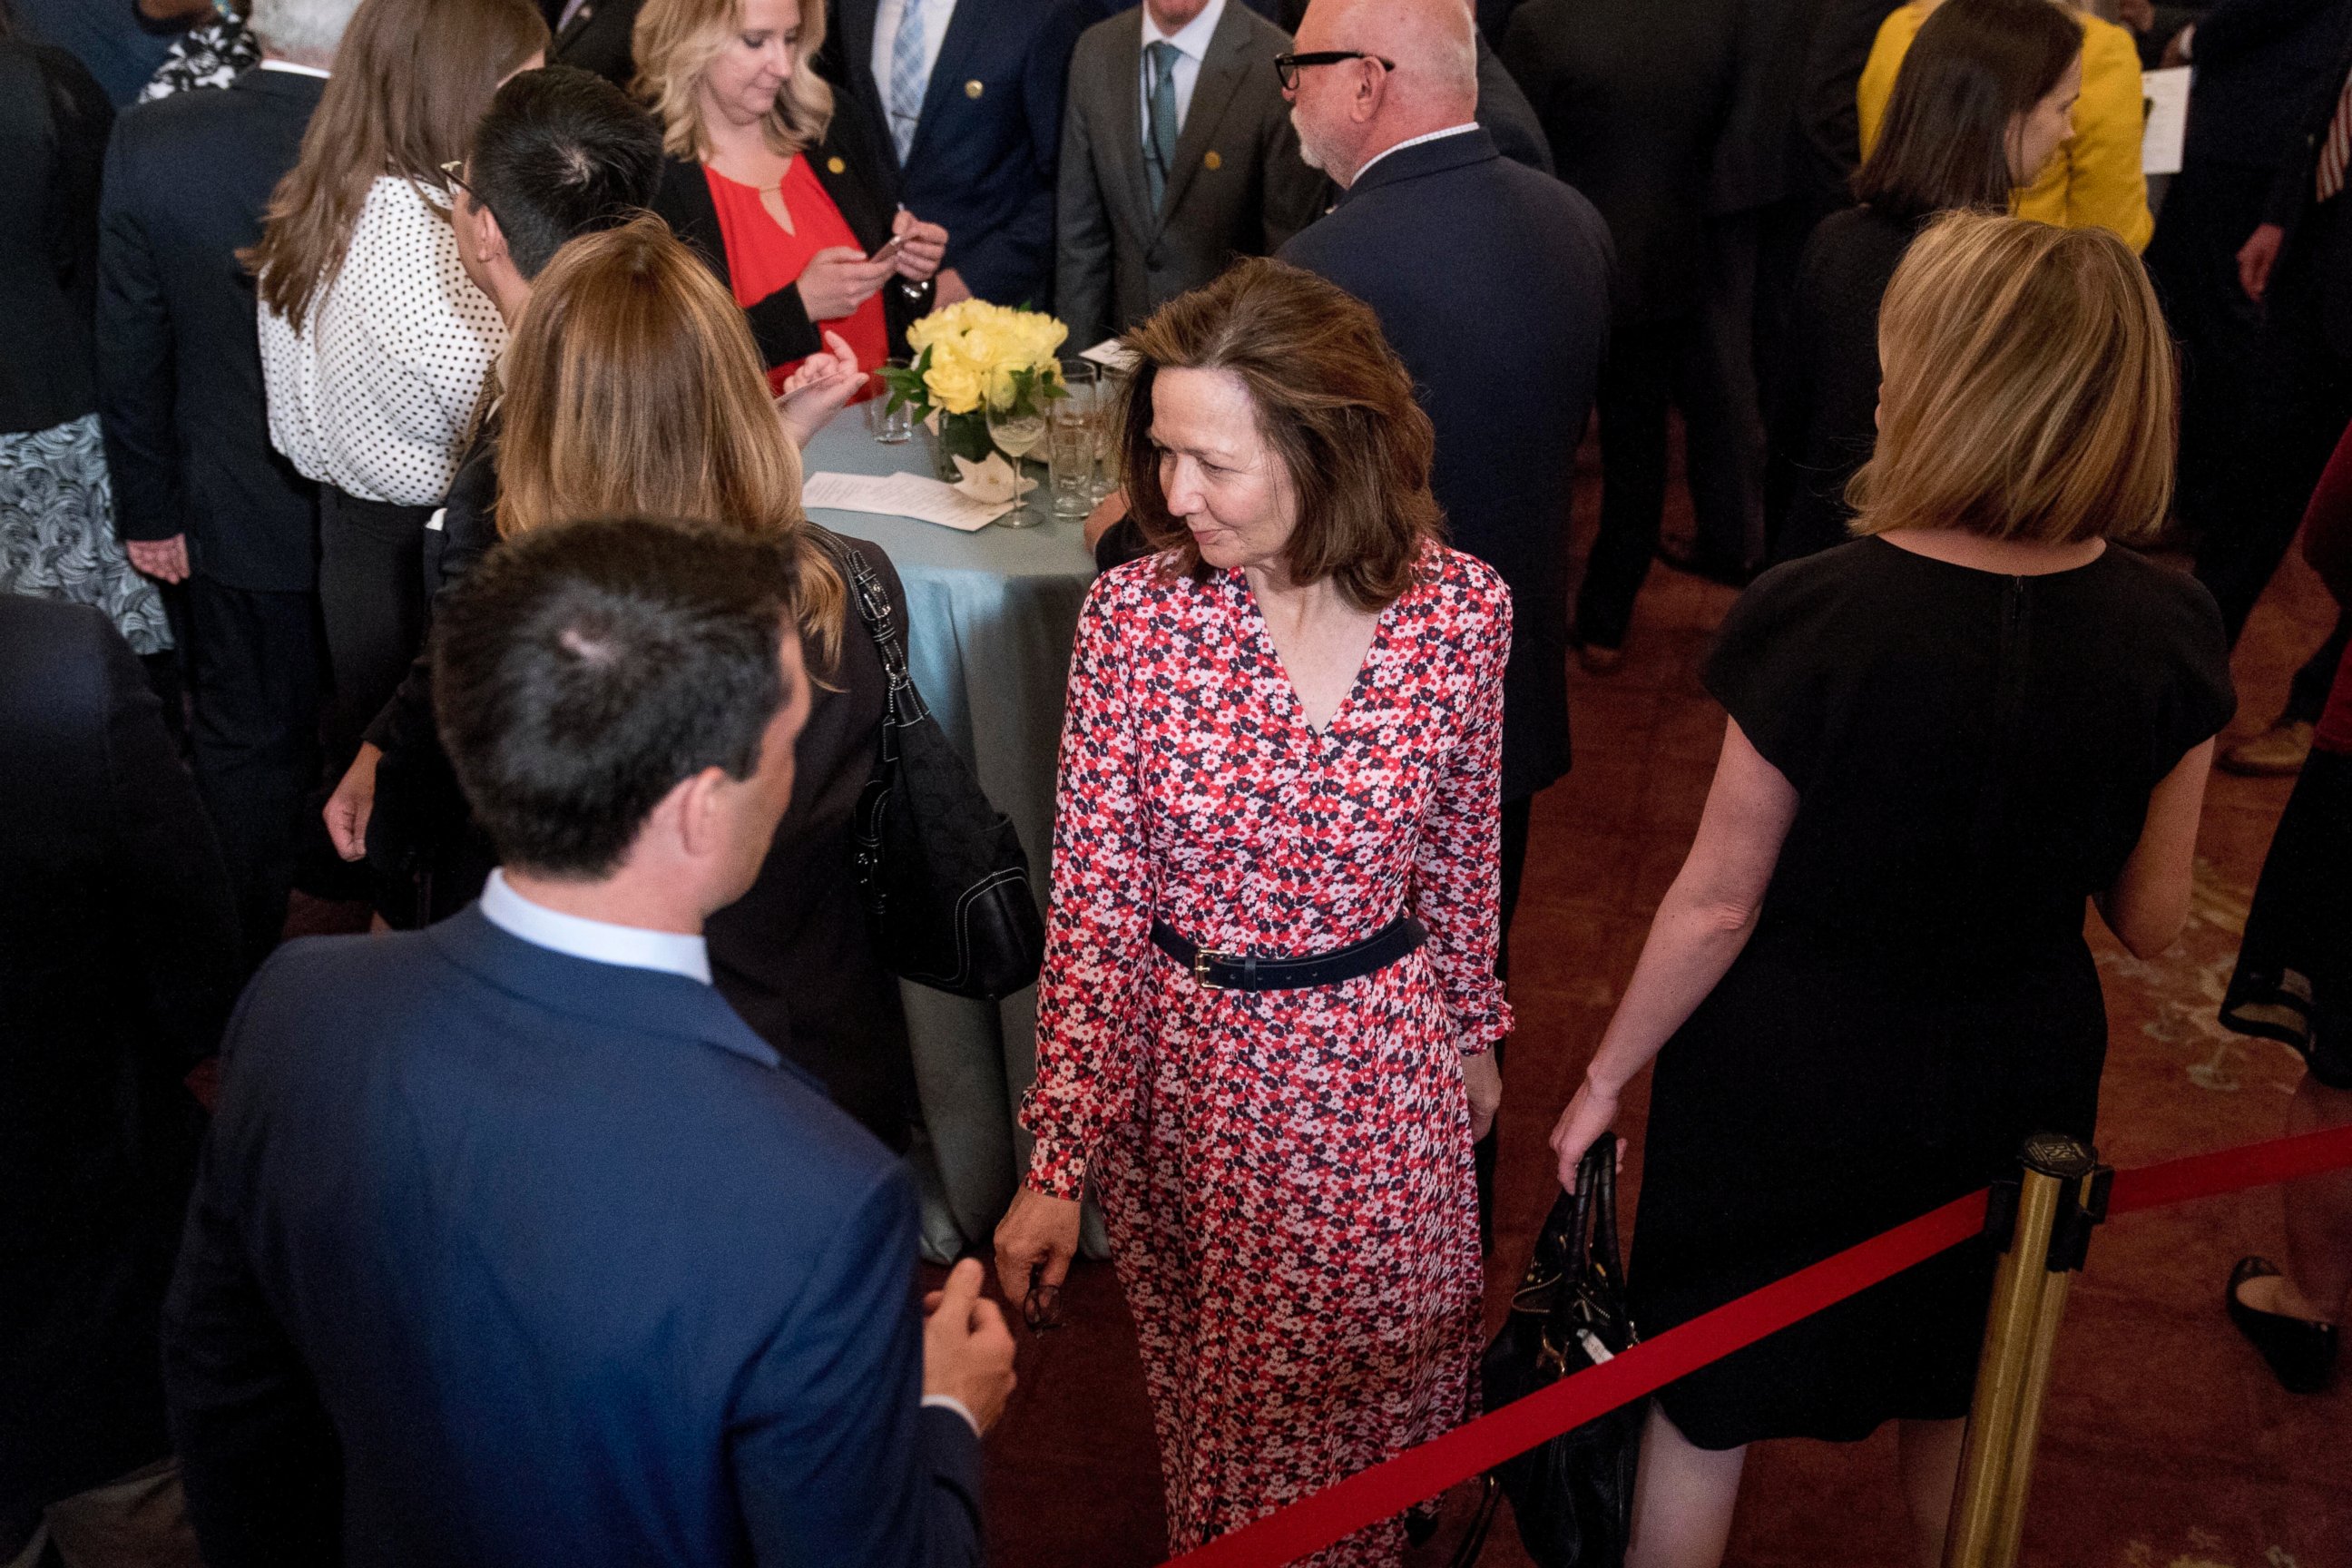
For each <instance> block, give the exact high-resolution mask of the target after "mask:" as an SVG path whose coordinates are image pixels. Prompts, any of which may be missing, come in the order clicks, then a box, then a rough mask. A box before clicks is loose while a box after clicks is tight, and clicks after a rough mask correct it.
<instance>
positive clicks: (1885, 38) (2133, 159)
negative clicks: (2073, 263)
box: [1854, 0, 2156, 250]
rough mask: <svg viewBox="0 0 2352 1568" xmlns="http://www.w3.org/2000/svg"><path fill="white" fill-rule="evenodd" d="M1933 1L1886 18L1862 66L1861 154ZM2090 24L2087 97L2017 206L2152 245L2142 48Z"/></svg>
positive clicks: (2114, 29) (2085, 18)
mask: <svg viewBox="0 0 2352 1568" xmlns="http://www.w3.org/2000/svg"><path fill="white" fill-rule="evenodd" d="M1934 9H1935V3H1934V0H1911V3H1910V4H1909V5H1900V6H1897V7H1896V8H1895V11H1894V13H1893V14H1892V15H1891V16H1888V17H1887V18H1886V20H1885V22H1883V23H1881V24H1880V25H1879V28H1878V37H1877V40H1876V41H1875V42H1874V43H1873V44H1872V45H1871V47H1870V63H1869V64H1868V65H1866V66H1864V67H1863V69H1862V83H1861V85H1860V86H1859V87H1858V88H1856V89H1855V90H1854V106H1855V107H1856V108H1857V109H1859V110H1861V111H1862V155H1863V156H1864V157H1865V158H1867V157H1869V156H1870V150H1871V149H1872V148H1873V147H1874V146H1876V145H1877V144H1878V128H1879V126H1880V125H1881V124H1882V123H1883V122H1884V121H1885V119H1886V100H1888V99H1890V98H1892V97H1893V96H1894V95H1895V73H1896V72H1897V71H1899V70H1901V69H1902V68H1903V57H1904V56H1905V55H1906V54H1908V53H1909V52H1910V50H1911V40H1912V39H1913V38H1915V37H1918V34H1919V24H1920V23H1922V22H1924V21H1926V20H1927V14H1928V12H1930V11H1932V10H1934ZM2079 16H2081V19H2082V23H2083V96H2082V97H2081V98H2080V99H2079V100H2076V102H2075V104H2074V134H2073V135H2072V136H2069V137H2068V138H2066V140H2065V141H2063V142H2060V143H2059V145H2058V153H2057V156H2055V157H2053V158H2052V159H2051V160H2050V165H2049V167H2047V168H2045V169H2043V170H2042V174H2041V177H2040V178H2038V179H2036V180H2035V181H2034V182H2033V184H2031V185H2029V186H2027V187H2026V188H2025V189H2024V190H2022V191H2020V192H2019V193H2018V194H2017V195H2016V196H2015V197H2014V198H2013V199H2012V200H2011V203H2010V210H2011V212H2014V213H2015V214H2017V216H2020V217H2030V218H2036V219H2039V220H2040V221H2042V222H2043V223H2050V224H2056V225H2057V226H2060V227H2061V228H2089V227H2091V226H2094V225H2096V226H2099V227H2102V228H2107V229H2112V230H2114V231H2115V233H2116V234H2117V235H2118V236H2120V237H2122V239H2123V241H2124V243H2125V244H2126V245H2128V246H2130V247H2132V248H2133V249H2134V250H2139V249H2143V248H2145V247H2147V237H2148V236H2149V235H2151V234H2154V233H2155V232H2156V219H2155V218H2154V217H2153V216H2150V215H2149V213H2148V210H2147V175H2145V174H2141V173H2140V138H2141V135H2142V133H2143V132H2144V131H2145V130H2146V129H2147V100H2146V99H2145V98H2144V97H2143V96H2142V92H2141V89H2140V80H2139V48H2138V46H2137V45H2136V44H2134V43H2133V42H2132V36H2131V34H2130V33H2129V32H2127V31H2126V30H2125V29H2124V28H2122V27H2120V26H2116V24H2115V23H2113V22H2109V21H2105V20H2103V19H2101V18H2100V17H2097V16H2092V15H2091V14H2090V13H2089V12H2087V11H2084V12H2081V13H2079Z"/></svg>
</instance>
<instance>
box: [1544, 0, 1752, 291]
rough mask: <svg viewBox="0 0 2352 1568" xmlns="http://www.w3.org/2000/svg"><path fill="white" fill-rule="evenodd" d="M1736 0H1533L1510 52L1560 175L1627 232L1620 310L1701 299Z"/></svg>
mask: <svg viewBox="0 0 2352 1568" xmlns="http://www.w3.org/2000/svg"><path fill="white" fill-rule="evenodd" d="M1733 3H1734V0H1680V3H1678V4H1675V5H1657V4H1655V3H1654V0H1528V4H1526V5H1522V6H1520V7H1519V8H1518V10H1517V12H1516V13H1514V14H1513V16H1512V17H1511V26H1510V31H1509V33H1508V34H1507V36H1506V37H1505V38H1504V41H1503V58H1504V60H1505V62H1506V63H1507V64H1508V65H1509V66H1510V68H1511V74H1512V75H1513V76H1515V77H1517V79H1518V80H1519V85H1520V86H1521V87H1523V88H1525V89H1527V93H1528V100H1529V101H1530V102H1532V103H1533V104H1534V105H1535V108H1536V115H1537V117H1538V119H1539V120H1541V121H1543V126H1544V130H1545V132H1547V133H1548V134H1549V136H1550V138H1551V150H1552V158H1553V161H1554V162H1555V163H1557V164H1558V166H1559V176H1560V178H1561V179H1563V180H1566V181H1567V182H1568V183H1569V184H1571V185H1573V186H1575V187H1576V188H1577V189H1578V190H1579V191H1581V192H1582V193H1584V195H1586V196H1588V197H1589V198H1591V202H1592V205H1594V206H1596V207H1599V208H1600V209H1601V216H1602V217H1603V218H1605V219H1607V220H1608V223H1609V232H1610V233H1611V234H1612V236H1613V237H1615V238H1616V242H1617V264H1618V289H1617V296H1616V299H1617V309H1618V312H1619V314H1618V320H1620V321H1626V322H1636V321H1663V320H1667V319H1671V318H1673V317H1676V316H1681V315H1685V314H1688V313H1689V312H1691V311H1693V310H1696V309H1697V308H1698V306H1699V304H1700V301H1701V300H1702V299H1703V297H1704V294H1705V290H1706V255H1707V249H1706V219H1707V213H1708V210H1709V206H1710V202H1709V194H1710V190H1711V186H1712V182H1713V177H1714V173H1715V151H1716V141H1717V137H1718V136H1719V135H1720V134H1721V133H1722V131H1723V126H1724V121H1725V118H1726V116H1727V114H1728V113H1729V111H1730V107H1731V93H1732V87H1733V82H1734V76H1733V57H1732V46H1733V41H1734V32H1733V26H1732V18H1733V11H1732V5H1733Z"/></svg>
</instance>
